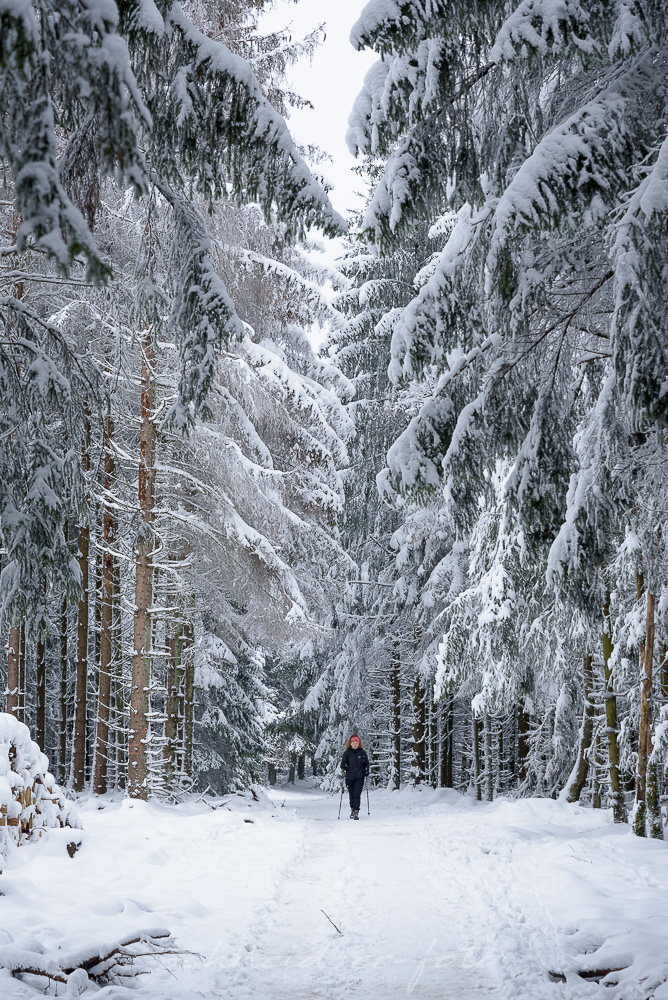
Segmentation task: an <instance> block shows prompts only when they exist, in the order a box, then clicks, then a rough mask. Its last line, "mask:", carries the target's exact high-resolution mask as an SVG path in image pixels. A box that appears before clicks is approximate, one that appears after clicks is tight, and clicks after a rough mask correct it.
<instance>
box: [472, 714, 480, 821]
mask: <svg viewBox="0 0 668 1000" xmlns="http://www.w3.org/2000/svg"><path fill="white" fill-rule="evenodd" d="M481 736H482V719H481V718H480V716H478V715H474V717H473V766H474V771H475V775H474V781H475V797H476V799H477V800H478V802H480V801H482V763H481V757H482V754H481V752H480V743H481Z"/></svg>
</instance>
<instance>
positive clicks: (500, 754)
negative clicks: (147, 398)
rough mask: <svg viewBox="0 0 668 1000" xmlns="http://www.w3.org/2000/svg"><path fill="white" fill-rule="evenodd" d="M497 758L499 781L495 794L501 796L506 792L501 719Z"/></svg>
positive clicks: (501, 722) (500, 720) (501, 720)
mask: <svg viewBox="0 0 668 1000" xmlns="http://www.w3.org/2000/svg"><path fill="white" fill-rule="evenodd" d="M498 737H499V738H498V746H499V752H498V758H499V781H498V785H497V792H501V794H503V793H504V792H505V790H506V763H505V759H504V754H505V751H504V746H503V719H499V731H498Z"/></svg>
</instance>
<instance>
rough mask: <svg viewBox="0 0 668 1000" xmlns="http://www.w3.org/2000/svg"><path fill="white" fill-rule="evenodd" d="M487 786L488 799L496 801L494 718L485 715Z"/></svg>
mask: <svg viewBox="0 0 668 1000" xmlns="http://www.w3.org/2000/svg"><path fill="white" fill-rule="evenodd" d="M484 726H485V786H486V792H487V801H488V802H493V801H494V760H493V756H492V718H491V716H489V715H485V719H484Z"/></svg>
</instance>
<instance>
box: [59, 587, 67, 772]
mask: <svg viewBox="0 0 668 1000" xmlns="http://www.w3.org/2000/svg"><path fill="white" fill-rule="evenodd" d="M67 674H68V667H67V597H66V596H65V597H63V603H62V605H61V609H60V755H59V757H60V780H61V782H62V784H63V785H64V784H66V782H67V771H68V767H67V727H68V725H69V720H68V718H67Z"/></svg>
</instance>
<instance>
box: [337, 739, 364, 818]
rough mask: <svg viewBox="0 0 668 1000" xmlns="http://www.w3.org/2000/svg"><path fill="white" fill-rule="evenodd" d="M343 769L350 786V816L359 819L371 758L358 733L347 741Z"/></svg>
mask: <svg viewBox="0 0 668 1000" xmlns="http://www.w3.org/2000/svg"><path fill="white" fill-rule="evenodd" d="M341 770H342V771H343V777H344V778H345V781H346V785H347V786H348V797H349V799H350V818H351V819H359V818H360V799H361V798H362V788H363V787H364V779H365V778H368V777H369V758H368V757H367V755H366V751H365V750H364V747H363V746H362V741H361V739H360V738H359V736H358V735H357V733H353V735H352V736H351V737H350V739H349V740H348V742H347V743H346V749H345V750H344V751H343V757H342V758H341Z"/></svg>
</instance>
